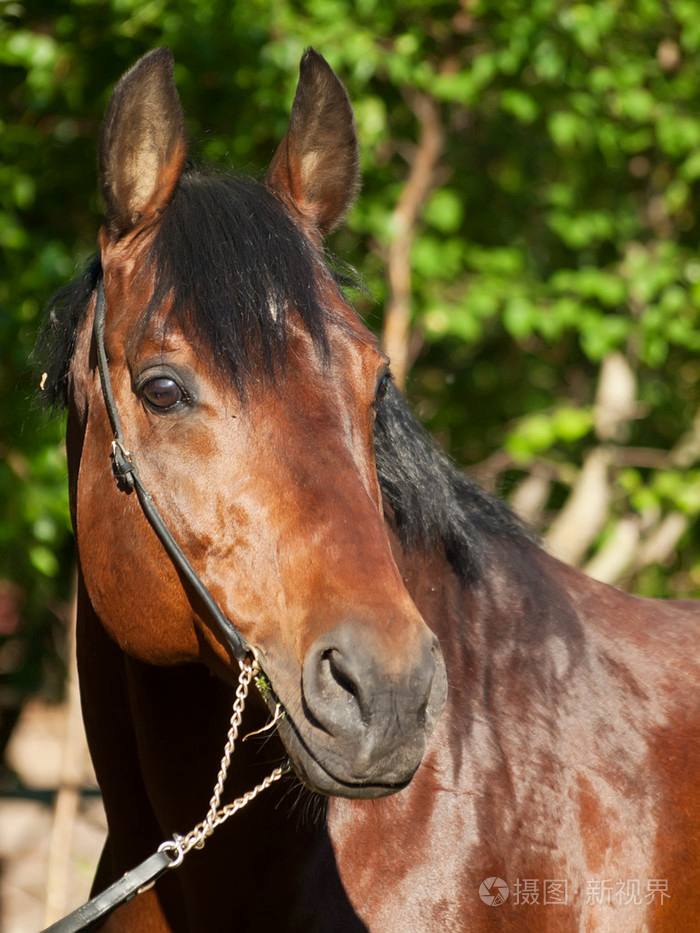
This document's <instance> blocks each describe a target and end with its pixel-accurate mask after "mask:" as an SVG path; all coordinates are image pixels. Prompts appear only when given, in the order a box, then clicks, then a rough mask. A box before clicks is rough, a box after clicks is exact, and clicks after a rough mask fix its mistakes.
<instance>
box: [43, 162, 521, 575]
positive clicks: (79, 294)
mask: <svg viewBox="0 0 700 933" xmlns="http://www.w3.org/2000/svg"><path fill="white" fill-rule="evenodd" d="M145 271H148V272H152V273H153V274H154V275H155V291H154V295H153V298H152V299H151V301H150V303H149V305H148V307H147V308H145V309H144V315H143V323H144V324H145V322H146V321H148V320H149V319H150V318H151V317H152V316H153V315H154V314H155V313H156V312H157V310H158V309H159V308H160V307H162V305H163V302H164V301H165V299H166V298H167V299H170V300H171V302H172V303H171V306H170V310H169V315H172V316H173V317H174V319H175V320H176V321H177V322H178V324H179V325H180V326H181V327H182V329H183V330H184V332H186V333H190V334H192V335H193V336H194V337H195V338H196V339H198V340H200V341H201V342H202V343H203V344H204V345H205V346H206V347H207V349H208V351H209V352H210V353H211V354H212V356H213V359H214V365H215V366H217V367H218V368H219V369H220V370H223V371H225V372H227V373H228V375H229V376H230V377H231V378H232V379H233V380H234V382H235V384H236V386H237V388H238V389H239V391H240V392H241V393H242V394H243V393H244V390H245V385H246V382H247V381H248V380H249V379H251V378H252V377H253V374H254V372H259V371H260V361H261V359H262V363H263V367H264V370H265V371H266V372H268V373H270V374H274V372H275V371H276V370H277V369H278V368H279V367H281V366H282V365H283V363H284V356H285V335H286V333H287V319H288V316H289V314H292V313H294V314H298V315H299V317H300V318H301V320H302V322H303V324H304V326H305V327H306V329H307V331H308V332H309V334H310V335H311V337H312V339H313V341H314V343H315V344H316V346H317V348H319V350H320V352H322V353H323V354H325V353H326V352H327V341H326V331H325V328H326V323H327V321H328V312H326V311H325V310H324V308H323V307H322V305H321V301H320V297H319V293H318V287H317V282H318V279H319V274H320V271H321V270H320V263H319V260H318V258H317V256H316V255H315V254H314V252H313V250H312V248H311V246H310V245H309V243H308V242H307V240H306V239H305V237H304V236H303V235H302V234H301V233H300V231H299V229H298V228H297V227H296V225H295V224H294V222H293V221H292V220H291V218H290V217H289V215H288V214H287V213H286V211H285V209H284V208H283V207H282V205H281V204H280V202H279V201H278V200H277V199H276V198H275V196H274V195H272V194H271V193H270V192H269V191H268V190H267V189H266V188H264V187H263V186H262V185H260V184H259V183H257V182H256V181H254V180H252V179H248V178H241V177H230V176H223V175H218V174H213V173H204V172H201V171H197V170H194V169H189V170H188V171H187V172H186V173H185V175H184V176H183V178H182V179H181V181H180V184H179V186H178V190H177V191H176V193H175V195H174V197H173V200H172V201H171V203H170V205H169V206H168V209H167V211H166V212H165V214H164V216H163V218H162V220H161V223H160V227H159V230H158V233H157V236H156V238H155V240H154V243H153V246H152V248H151V251H150V255H149V257H148V262H147V264H146V270H145ZM100 276H101V268H100V263H99V260H98V259H96V258H95V259H93V260H91V261H90V262H89V264H88V265H87V267H86V269H85V270H84V272H83V273H82V274H81V275H80V276H78V277H77V278H76V279H75V280H74V281H73V282H71V283H70V284H69V285H67V286H66V287H65V288H63V289H61V290H60V291H59V292H57V293H56V295H55V296H54V297H53V299H52V300H51V302H50V304H49V308H48V313H47V316H46V320H45V324H44V327H43V329H42V333H41V334H40V337H39V340H38V343H37V350H36V356H37V361H38V363H39V365H41V367H42V369H43V370H44V371H45V372H46V374H47V376H46V379H45V381H44V397H45V398H46V399H47V400H48V401H49V402H50V403H51V404H53V405H65V404H66V402H67V392H68V372H69V367H70V361H71V357H72V354H73V350H74V347H75V339H76V335H77V331H78V328H79V326H80V322H81V320H82V317H83V315H84V314H85V312H86V309H87V307H88V304H89V301H90V297H91V295H92V293H93V291H94V289H95V287H96V285H97V282H98V281H99V278H100ZM375 448H376V459H377V469H378V474H379V480H380V484H381V488H382V492H383V495H384V499H385V503H386V505H387V515H388V517H389V519H390V521H391V522H392V524H393V525H394V527H395V529H396V532H397V534H398V535H399V538H400V540H401V541H402V543H403V544H404V545H405V546H406V547H407V548H417V547H423V548H434V547H442V548H443V549H444V552H445V556H446V557H447V559H448V560H449V562H450V564H451V565H452V567H453V568H454V570H455V571H456V572H457V573H458V574H459V576H460V577H462V578H465V579H470V578H474V577H475V576H476V575H478V573H479V569H480V564H481V563H482V562H483V557H484V554H485V552H486V548H485V545H486V542H487V540H488V538H489V537H490V536H492V535H496V536H498V537H503V536H505V537H519V536H524V535H525V532H524V530H523V528H522V526H521V524H520V523H519V522H518V520H517V519H516V518H515V516H513V515H512V513H511V512H510V511H509V510H508V508H507V507H506V506H505V505H504V504H503V503H501V502H500V501H498V500H496V499H494V498H492V497H491V496H488V495H487V494H486V493H484V492H483V491H482V490H480V489H479V488H478V486H476V485H475V484H474V483H473V482H471V481H470V480H469V479H467V477H466V476H465V475H464V474H463V473H461V472H460V471H459V470H457V469H456V468H455V467H454V466H453V465H452V463H451V462H450V461H449V460H448V458H447V457H446V456H445V455H444V454H443V453H442V452H441V451H440V450H439V449H438V448H437V447H436V445H435V443H434V442H433V440H432V438H431V437H430V436H429V435H428V433H427V432H426V431H425V430H424V429H423V427H422V426H421V425H420V424H419V422H418V421H417V420H416V418H415V416H414V415H413V414H412V412H411V411H410V409H409V408H408V405H407V404H406V402H405V400H404V398H403V396H402V395H401V394H400V393H399V392H398V390H397V389H396V388H395V387H393V386H390V388H389V390H388V391H387V393H386V395H385V397H384V399H383V401H382V402H381V403H380V404H379V406H378V411H377V420H376V428H375Z"/></svg>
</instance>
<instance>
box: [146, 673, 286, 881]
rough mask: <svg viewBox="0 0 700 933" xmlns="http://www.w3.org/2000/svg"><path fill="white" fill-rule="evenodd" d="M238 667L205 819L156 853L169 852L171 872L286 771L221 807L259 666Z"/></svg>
mask: <svg viewBox="0 0 700 933" xmlns="http://www.w3.org/2000/svg"><path fill="white" fill-rule="evenodd" d="M240 666H241V673H240V676H239V678H238V686H237V687H236V699H235V700H234V703H233V712H232V713H231V722H230V725H229V730H228V733H227V735H226V745H225V746H224V754H223V757H222V759H221V766H220V767H219V773H218V774H217V776H216V784H215V785H214V790H213V792H212V796H211V800H210V801H209V809H208V811H207V815H206V816H205V817H204V819H203V820H202V821H201V822H200V823H197V825H196V826H195V827H194V828H193V829H191V830H190V831H189V832H188V833H187V835H186V836H180V835H178V834H177V833H176V834H175V835H174V836H173V838H172V839H168V840H167V841H166V842H163V843H162V844H161V845H160V846H159V847H158V850H159V851H161V852H172V861H171V864H170V868H177V867H178V865H180V864H182V860H183V859H184V857H185V856H186V855H187V853H188V852H189V851H190V850H191V849H193V848H197V849H201V848H203V846H204V843H205V842H206V841H207V839H208V838H209V836H211V834H212V833H213V832H214V830H215V829H216V828H217V826H221V824H222V823H225V822H226V820H227V819H228V818H229V817H231V816H233V815H234V813H238V811H239V810H242V809H243V807H245V806H247V805H248V804H249V803H250V802H251V800H254V799H255V798H256V797H257V796H258V794H261V793H262V792H263V791H264V790H267V788H268V787H270V785H271V784H274V783H275V781H279V779H280V778H281V777H282V776H283V775H284V774H286V772H287V771H289V764H284V765H281V766H280V767H278V768H275V769H274V771H271V772H270V774H268V775H267V777H266V778H264V779H263V780H262V781H261V782H260V783H259V784H257V785H256V786H255V787H253V788H252V789H251V790H249V791H246V793H245V794H243V795H242V796H241V797H237V798H236V799H235V800H234V801H233V802H232V803H228V804H226V806H224V807H222V806H221V795H222V794H223V791H224V784H225V783H226V777H227V775H228V769H229V766H230V764H231V756H232V755H233V751H234V749H235V747H236V741H237V739H238V731H239V729H240V727H241V722H242V721H243V710H244V709H245V702H246V699H247V697H248V691H249V689H250V683H251V681H252V679H253V677H255V675H256V674H257V673H258V672H259V670H260V668H259V667H258V662H257V661H255V660H254V661H253V663H252V664H248V663H246V662H244V661H241V662H240Z"/></svg>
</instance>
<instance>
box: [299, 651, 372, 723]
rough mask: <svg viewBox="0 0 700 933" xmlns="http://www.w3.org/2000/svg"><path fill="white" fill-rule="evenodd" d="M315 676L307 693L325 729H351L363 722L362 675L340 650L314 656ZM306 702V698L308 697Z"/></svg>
mask: <svg viewBox="0 0 700 933" xmlns="http://www.w3.org/2000/svg"><path fill="white" fill-rule="evenodd" d="M316 663H317V665H318V666H317V668H316V672H315V673H316V676H315V677H311V678H310V683H309V684H308V686H309V687H310V688H311V689H310V690H309V691H307V693H308V694H311V696H312V697H313V698H314V699H315V701H316V702H315V703H313V704H312V711H313V712H314V714H315V716H316V718H317V719H318V720H320V721H321V722H322V723H323V724H324V726H326V727H327V728H328V727H330V731H331V732H333V731H334V729H333V727H334V726H340V727H341V729H342V728H343V727H354V726H359V725H360V723H361V722H362V723H365V722H366V718H367V709H366V704H365V703H364V702H363V698H362V688H361V685H360V682H359V681H360V675H361V672H356V671H353V669H352V661H351V659H350V658H348V657H347V656H346V655H345V654H344V653H343V652H342V651H341V650H340V649H339V648H337V647H331V648H326V649H325V650H323V651H321V652H320V653H319V655H318V656H317V662H316ZM307 702H308V696H307Z"/></svg>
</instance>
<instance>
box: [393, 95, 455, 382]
mask: <svg viewBox="0 0 700 933" xmlns="http://www.w3.org/2000/svg"><path fill="white" fill-rule="evenodd" d="M411 107H412V109H413V112H414V113H415V115H416V119H417V120H418V123H419V126H420V135H419V139H418V145H417V146H416V149H415V151H414V152H413V153H412V159H411V169H410V171H409V174H408V179H407V180H406V184H405V185H404V188H403V191H402V192H401V196H400V197H399V200H398V203H397V205H396V209H395V211H394V216H393V219H392V228H393V231H394V236H393V239H392V241H391V244H390V246H389V257H388V269H387V272H388V277H389V300H388V303H387V308H386V312H385V315H384V329H383V334H382V343H383V346H384V350H385V351H386V353H387V355H388V356H389V359H390V360H391V369H392V372H393V375H394V379H395V381H396V383H397V385H398V386H400V387H402V388H403V386H404V385H405V384H406V374H407V372H408V366H409V343H410V327H411V247H412V245H413V239H414V236H415V227H416V222H417V220H418V215H419V213H420V209H421V207H422V206H423V204H424V202H425V199H426V197H427V196H428V194H429V193H430V189H431V187H432V185H433V178H434V171H435V166H436V163H437V160H438V159H439V157H440V153H441V151H442V143H443V132H442V124H441V121H440V113H439V110H438V106H437V104H436V103H435V101H434V100H432V98H430V97H428V96H427V95H425V94H420V93H416V94H414V95H413V96H412V98H411Z"/></svg>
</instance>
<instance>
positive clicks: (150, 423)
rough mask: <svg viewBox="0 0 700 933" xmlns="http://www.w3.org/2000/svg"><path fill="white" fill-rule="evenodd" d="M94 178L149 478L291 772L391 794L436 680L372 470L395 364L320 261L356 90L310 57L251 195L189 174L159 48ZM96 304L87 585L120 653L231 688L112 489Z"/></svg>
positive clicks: (79, 344)
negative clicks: (191, 670)
mask: <svg viewBox="0 0 700 933" xmlns="http://www.w3.org/2000/svg"><path fill="white" fill-rule="evenodd" d="M99 163H100V177H101V186H102V193H103V197H104V201H105V204H106V220H105V224H104V226H103V227H102V229H101V231H100V236H99V246H100V269H101V277H102V287H103V289H104V296H105V308H106V314H105V335H104V341H105V347H106V351H107V355H108V359H109V371H110V376H111V382H112V387H113V392H114V397H115V402H116V404H117V405H118V408H119V413H120V418H121V422H122V428H123V432H124V436H125V438H126V439H127V441H128V444H129V447H130V450H131V451H132V452H133V453H134V455H135V457H137V458H138V464H139V471H140V475H141V478H142V480H143V483H144V485H145V486H146V487H147V488H148V490H149V492H150V493H151V494H152V496H153V499H154V501H155V502H156V503H157V506H158V509H159V511H160V513H161V515H162V516H163V518H164V520H165V521H166V522H167V525H168V527H169V528H170V530H171V531H172V534H173V536H174V537H175V538H176V540H177V541H178V544H179V545H180V547H181V548H182V550H183V551H184V552H185V553H186V554H187V557H188V559H189V561H190V562H191V564H192V566H193V567H194V568H195V570H196V572H197V574H198V575H199V576H200V578H201V579H202V580H203V581H204V583H205V584H206V586H207V588H208V589H209V591H210V592H211V593H212V594H213V596H214V598H215V599H216V600H217V602H218V604H219V606H220V607H221V609H222V611H223V613H224V614H225V615H226V617H227V618H228V619H230V620H231V622H232V623H234V624H235V626H236V628H237V629H238V631H239V632H240V633H241V634H242V635H243V637H244V638H245V639H246V641H247V642H248V644H250V645H251V646H253V647H254V649H255V651H256V654H257V657H258V659H259V661H260V664H261V666H262V668H263V669H264V671H265V673H266V675H267V677H268V679H269V682H270V684H271V688H272V690H273V691H274V695H275V697H276V699H278V700H279V702H280V704H281V705H282V706H283V708H284V710H285V713H286V715H285V717H284V719H283V721H282V723H281V725H280V736H281V739H282V741H283V743H284V745H285V747H286V751H287V753H288V755H289V757H290V759H291V760H292V763H293V765H294V767H295V769H296V771H297V773H298V774H299V775H300V776H301V777H302V778H303V779H304V780H305V782H306V783H307V784H308V786H310V787H311V788H312V789H314V790H317V791H320V792H323V793H329V794H339V795H344V796H350V797H363V796H379V795H382V794H386V793H391V792H392V791H394V790H397V789H399V788H401V787H402V786H404V785H405V784H406V783H407V782H408V781H409V780H410V779H411V777H412V775H413V773H414V772H415V770H416V768H417V767H418V765H419V763H420V761H421V758H422V756H423V753H424V750H425V747H426V742H427V739H428V737H429V735H430V733H431V731H432V728H433V726H434V724H435V721H436V719H437V717H438V715H439V712H440V710H441V708H442V705H443V703H444V700H445V693H446V679H445V670H444V663H443V660H442V655H441V652H440V649H439V646H438V644H437V641H436V638H435V636H434V634H433V633H432V632H431V631H430V630H429V628H428V627H427V625H426V624H425V622H424V620H423V619H422V617H421V615H420V614H419V612H418V610H417V609H416V606H415V605H414V603H413V601H412V599H411V598H410V596H409V594H408V592H407V589H406V587H405V585H404V582H403V580H402V576H401V573H400V572H399V569H398V567H397V563H396V559H395V556H394V553H393V550H392V539H391V535H390V531H389V528H388V525H387V522H386V519H385V514H384V513H385V507H384V504H383V501H382V492H381V489H380V483H379V480H378V476H377V467H376V461H375V419H376V418H377V416H378V411H379V410H380V409H381V406H382V404H383V396H384V394H385V393H386V392H387V388H388V386H389V382H390V374H389V370H388V361H387V360H386V358H385V357H384V356H383V354H382V353H381V352H380V350H379V349H378V347H377V344H376V341H375V338H374V336H373V335H372V334H371V333H370V331H369V330H367V329H366V327H365V326H364V325H363V323H362V322H361V321H360V319H359V318H358V316H357V315H356V314H355V312H354V311H353V310H352V309H351V307H350V306H349V305H348V303H347V302H346V300H345V299H344V297H343V294H342V292H341V289H340V288H339V286H338V284H337V282H336V281H335V279H334V277H333V275H332V273H331V272H330V271H329V269H328V267H327V265H326V262H325V260H324V253H323V237H324V236H325V234H327V233H328V232H329V231H331V230H332V229H333V228H334V227H335V226H336V225H337V224H338V223H339V222H340V220H341V218H342V216H343V214H344V213H345V212H346V210H347V209H348V207H349V206H350V203H351V201H352V198H353V195H354V193H355V191H356V188H357V181H358V153H357V143H356V138H355V129H354V122H353V116H352V111H351V108H350V104H349V101H348V98H347V95H346V92H345V89H344V88H343V86H342V84H341V83H340V81H339V80H338V79H337V77H336V76H335V74H334V73H333V71H332V70H331V69H330V67H329V66H328V65H327V64H326V62H325V61H324V60H323V59H322V58H321V57H320V56H319V55H317V54H316V53H314V52H312V51H309V52H307V53H306V54H305V55H304V58H303V59H302V63H301V68H300V78H299V84H298V88H297V92H296V97H295V100H294V104H293V108H292V113H291V119H290V123H289V128H288V131H287V134H286V135H285V137H284V139H283V140H282V142H281V144H280V145H279V148H278V149H277V151H276V153H275V155H274V157H273V159H272V163H271V166H270V169H269V171H268V173H267V175H266V177H265V179H264V182H263V183H258V182H256V181H253V180H251V179H245V178H239V177H227V176H224V175H218V174H216V173H213V172H207V171H203V170H199V169H197V168H194V167H193V166H192V165H190V164H189V163H188V161H187V142H186V136H185V131H184V119H183V114H182V109H181V106H180V102H179V99H178V96H177V92H176V89H175V85H174V83H173V77H172V60H171V57H170V54H169V53H168V52H167V51H165V50H157V51H155V52H153V53H150V54H149V55H146V56H145V57H144V58H143V59H141V60H140V61H139V62H138V63H137V64H136V65H135V66H134V68H132V69H131V71H129V72H128V73H127V74H126V75H125V76H124V77H123V78H122V80H121V81H120V82H119V84H118V86H117V88H116V90H115V92H114V95H113V97H112V100H111V103H110V106H109V110H108V113H107V116H106V119H105V123H104V127H103V133H102V139H101V145H100V155H99ZM94 307H95V300H94V297H93V299H92V300H91V302H90V303H89V310H88V313H86V315H85V317H84V320H83V321H82V322H81V323H80V325H79V327H78V329H77V334H76V338H75V349H74V352H73V358H72V363H71V368H70V373H69V386H70V397H71V402H70V405H71V415H70V419H69V436H70V438H71V440H70V446H71V449H72V450H73V451H74V453H73V454H72V456H71V460H72V474H73V480H72V482H73V502H74V512H75V522H76V533H77V539H78V548H79V555H80V565H81V573H82V576H83V579H84V581H85V585H86V588H87V592H88V593H89V596H90V599H91V601H92V604H93V607H94V609H95V611H96V612H97V614H98V615H99V617H100V619H101V620H102V623H103V625H104V626H105V628H106V629H107V631H108V632H109V633H110V635H111V636H112V638H113V639H115V640H116V642H117V643H118V644H119V645H120V647H121V648H122V649H123V650H124V651H125V652H126V653H128V654H129V655H131V656H133V657H136V658H138V659H140V660H142V661H146V662H149V663H151V664H176V663H180V662H186V661H204V662H205V663H207V664H208V665H209V666H210V667H211V668H212V669H213V670H215V671H216V672H217V673H219V674H220V675H222V676H224V677H227V678H229V679H231V680H235V677H236V675H237V668H236V665H235V664H234V662H233V660H232V658H231V657H230V655H229V653H228V652H227V650H226V647H225V645H224V644H223V642H222V640H221V638H220V636H219V634H218V633H217V632H216V630H215V629H213V628H212V626H211V625H210V620H209V619H208V618H207V613H206V612H205V611H204V610H203V607H202V606H201V605H200V604H199V602H198V600H197V598H196V594H193V593H192V592H191V590H190V587H188V585H187V583H186V581H183V580H182V579H181V577H180V575H179V574H178V573H177V571H176V569H175V567H174V566H173V564H172V562H171V561H170V559H169V558H168V556H167V554H166V552H165V550H164V548H163V546H162V544H161V542H160V541H159V539H158V537H157V536H156V534H155V533H154V532H153V529H152V528H151V527H150V525H149V523H148V522H147V521H146V519H145V517H144V515H143V513H142V511H141V509H140V508H139V503H138V501H137V499H136V496H134V495H133V494H130V493H128V492H125V491H124V489H120V488H119V487H118V485H117V484H116V483H115V482H114V477H113V476H112V474H111V471H110V466H109V457H108V453H109V449H110V444H111V440H112V431H111V428H110V423H109V419H108V416H107V411H106V408H105V400H104V396H103V392H102V390H101V385H100V380H99V376H98V372H97V368H96V362H95V353H96V351H95V345H94V339H93V334H92V327H91V323H92V322H91V320H90V318H91V316H92V315H93V314H94ZM389 391H390V392H392V393H393V392H394V390H393V388H389ZM202 716H206V710H202Z"/></svg>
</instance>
